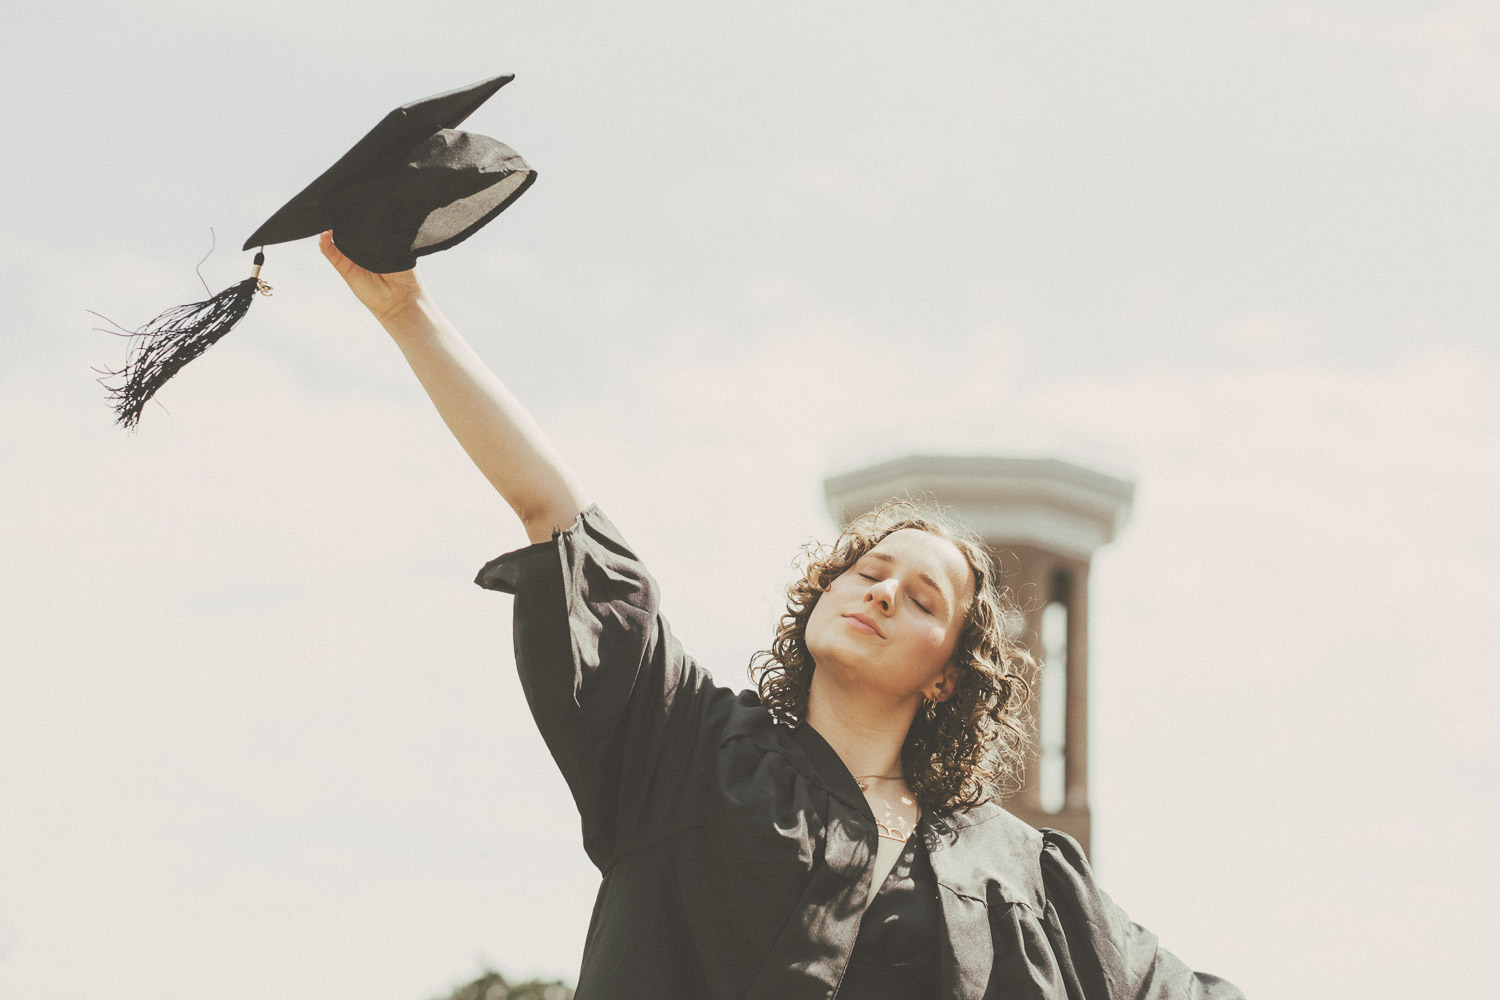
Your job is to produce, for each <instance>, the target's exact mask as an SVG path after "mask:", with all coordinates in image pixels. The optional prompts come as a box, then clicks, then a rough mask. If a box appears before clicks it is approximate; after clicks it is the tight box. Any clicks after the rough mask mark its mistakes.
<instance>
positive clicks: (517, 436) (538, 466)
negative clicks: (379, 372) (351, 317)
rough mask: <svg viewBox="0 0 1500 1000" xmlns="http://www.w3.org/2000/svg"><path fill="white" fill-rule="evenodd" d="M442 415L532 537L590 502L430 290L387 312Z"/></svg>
mask: <svg viewBox="0 0 1500 1000" xmlns="http://www.w3.org/2000/svg"><path fill="white" fill-rule="evenodd" d="M381 325H382V326H384V327H385V329H386V331H387V332H388V333H389V334H390V335H391V339H393V340H395V342H396V344H397V346H398V347H400V348H401V352H402V354H404V355H405V356H406V361H407V363H408V364H409V365H410V366H411V370H412V371H413V372H414V373H415V374H416V376H417V379H418V380H419V381H420V382H421V383H422V387H423V388H424V389H426V390H427V395H428V396H429V397H430V398H431V399H432V402H433V405H434V406H436V407H437V411H438V414H439V415H440V416H441V417H442V418H443V422H444V423H446V424H447V425H448V429H449V430H450V431H452V432H453V436H454V437H455V438H457V439H458V443H459V444H460V445H461V446H462V447H463V449H464V451H465V452H467V453H468V455H469V458H470V459H471V460H473V462H474V464H475V465H476V466H477V467H478V468H479V471H480V472H481V473H483V474H484V477H485V478H486V479H488V480H489V481H490V483H491V484H492V485H493V486H494V487H495V489H496V490H498V491H499V492H500V495H501V496H502V497H504V498H505V501H506V503H508V504H510V506H511V508H512V509H513V510H514V511H515V512H516V515H517V516H518V517H520V519H521V523H522V524H523V525H525V527H526V535H527V537H528V538H529V539H531V541H533V542H539V541H543V540H545V539H547V538H550V537H551V535H552V533H553V532H554V531H558V530H561V529H563V528H566V527H568V526H569V525H571V524H572V523H573V521H574V520H575V519H576V518H577V517H578V513H579V511H580V510H582V509H583V507H584V506H586V502H585V500H584V498H583V493H582V491H581V489H580V488H579V486H578V484H577V482H576V481H575V480H574V478H573V475H572V473H571V472H569V471H568V469H567V467H566V466H564V465H563V463H562V460H561V459H560V458H559V457H558V455H557V453H556V452H554V451H553V449H552V446H551V444H549V443H548V441H547V439H546V436H545V435H544V434H543V433H542V430H541V428H540V427H539V426H538V425H537V423H536V421H535V420H533V419H532V418H531V415H530V414H529V413H527V412H526V410H525V408H524V407H522V406H521V404H520V402H519V401H517V399H516V398H515V397H514V396H513V395H511V393H510V390H508V389H507V388H506V387H505V385H504V384H503V383H502V382H501V381H500V380H499V379H498V378H497V377H496V376H495V374H494V372H492V371H491V370H490V369H489V367H488V366H487V365H485V363H484V361H482V360H481V359H480V357H479V356H478V355H477V354H475V353H474V351H473V349H472V348H470V347H469V345H468V344H467V343H466V342H465V341H464V339H463V338H462V337H461V336H460V335H459V333H458V331H457V330H455V329H454V328H453V326H452V324H450V323H449V322H448V321H447V319H445V318H444V317H443V315H442V313H441V312H439V311H438V309H437V306H436V305H434V304H433V302H432V300H431V299H429V298H427V296H426V295H425V293H423V294H417V295H414V296H412V297H411V298H410V299H408V300H407V301H406V302H405V303H404V304H403V305H402V306H401V307H400V308H399V309H396V310H393V311H392V312H391V313H389V314H387V315H385V316H383V317H381Z"/></svg>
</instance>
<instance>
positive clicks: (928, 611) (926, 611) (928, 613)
mask: <svg viewBox="0 0 1500 1000" xmlns="http://www.w3.org/2000/svg"><path fill="white" fill-rule="evenodd" d="M911 602H912V603H913V604H915V605H916V606H917V607H919V608H921V609H922V614H924V615H930V614H932V611H931V610H929V609H928V607H927V605H925V604H923V603H922V602H921V601H919V600H917V599H916V598H915V597H913V598H912V599H911Z"/></svg>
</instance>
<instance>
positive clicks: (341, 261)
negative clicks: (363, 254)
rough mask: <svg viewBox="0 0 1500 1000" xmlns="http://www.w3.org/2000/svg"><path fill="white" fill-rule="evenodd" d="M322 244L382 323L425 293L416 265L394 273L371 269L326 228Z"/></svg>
mask: <svg viewBox="0 0 1500 1000" xmlns="http://www.w3.org/2000/svg"><path fill="white" fill-rule="evenodd" d="M318 247H319V248H320V249H321V250H322V251H323V256H324V257H327V258H328V262H329V263H330V264H332V265H333V267H334V270H336V271H338V273H339V277H341V278H343V279H344V281H345V282H346V283H347V284H348V285H349V288H350V290H351V291H353V292H354V295H355V297H356V298H358V299H359V301H361V302H363V303H364V305H365V308H366V309H368V310H370V312H372V313H374V314H375V318H376V319H377V320H379V321H380V322H381V323H384V322H385V321H386V320H387V319H389V318H390V317H391V316H393V315H395V314H396V313H397V312H399V311H400V310H401V309H403V308H405V307H406V306H407V305H408V304H410V303H411V302H413V301H415V300H416V299H417V297H418V296H420V295H421V294H422V279H421V278H420V277H418V275H417V271H416V268H413V269H411V270H410V271H396V272H393V273H391V274H377V273H376V272H374V271H370V270H367V269H366V268H363V267H360V266H359V265H358V264H356V263H354V261H352V260H350V259H349V258H348V257H345V256H344V252H343V251H342V250H340V249H339V248H338V247H336V246H334V245H333V233H332V232H325V233H323V235H322V236H320V237H318Z"/></svg>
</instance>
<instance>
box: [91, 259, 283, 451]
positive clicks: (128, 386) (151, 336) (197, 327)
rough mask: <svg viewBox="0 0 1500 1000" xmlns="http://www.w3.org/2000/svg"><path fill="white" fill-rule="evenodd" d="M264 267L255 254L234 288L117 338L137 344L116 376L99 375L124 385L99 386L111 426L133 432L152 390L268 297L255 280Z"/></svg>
mask: <svg viewBox="0 0 1500 1000" xmlns="http://www.w3.org/2000/svg"><path fill="white" fill-rule="evenodd" d="M265 262H266V255H265V254H264V253H263V252H257V253H256V255H255V266H254V267H253V268H252V269H251V271H250V277H248V278H246V279H245V280H244V281H241V282H240V283H239V284H237V285H232V286H230V287H229V288H226V289H224V290H223V291H222V292H220V293H219V294H218V295H215V296H214V297H213V298H211V299H206V300H205V301H203V302H193V303H189V304H187V305H181V306H173V307H172V308H171V309H168V310H167V311H166V312H164V313H162V314H161V315H160V316H158V317H156V318H155V319H153V320H152V321H151V322H149V323H147V324H146V325H145V326H142V327H141V328H140V329H137V330H125V331H123V332H122V333H121V334H120V335H121V336H126V337H132V338H137V340H136V346H135V349H134V350H133V351H132V353H131V357H130V362H129V363H128V364H127V365H126V366H125V367H124V368H123V369H120V370H119V371H107V372H105V373H104V374H105V375H107V376H109V377H111V378H119V377H122V376H123V377H124V379H125V381H124V382H123V383H122V384H120V385H109V384H107V383H103V382H102V380H101V384H104V385H105V388H107V389H108V390H109V398H110V400H111V402H112V403H113V405H114V408H115V423H117V424H119V425H120V426H122V427H125V428H127V429H129V428H133V427H135V425H136V424H137V423H139V422H140V419H141V411H142V410H143V409H144V408H145V406H146V403H147V402H148V401H149V400H150V399H151V397H152V396H154V395H155V394H156V390H158V389H160V388H161V387H162V386H163V385H165V384H166V383H167V381H168V380H169V379H171V377H172V376H173V375H176V374H177V373H178V372H179V371H181V370H182V367H183V366H184V365H186V364H187V363H188V362H189V361H192V360H193V359H194V358H196V357H197V356H198V355H200V354H202V353H203V352H204V351H206V350H208V349H209V348H210V347H212V346H213V345H214V344H215V343H217V342H218V341H219V338H221V337H223V336H224V334H226V333H228V332H229V331H230V330H232V329H233V328H234V325H235V324H236V323H238V322H239V321H240V320H241V319H243V318H244V316H245V313H247V312H249V311H250V303H251V302H252V301H254V299H255V296H256V293H257V292H258V293H260V294H261V295H270V294H271V286H270V285H268V284H266V283H265V282H264V281H261V280H260V268H261V265H262V264H264V263H265ZM95 315H98V314H97V313H96V314H95ZM109 332H114V331H109Z"/></svg>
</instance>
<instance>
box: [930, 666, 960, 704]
mask: <svg viewBox="0 0 1500 1000" xmlns="http://www.w3.org/2000/svg"><path fill="white" fill-rule="evenodd" d="M958 678H959V670H958V668H957V667H955V666H954V665H953V664H951V663H949V664H948V665H946V666H945V667H943V673H942V675H941V676H940V677H938V679H937V680H935V681H933V682H932V683H931V684H930V685H928V687H927V690H925V691H923V692H922V694H924V695H925V696H926V697H927V699H928V700H929V701H935V702H939V703H942V702H945V701H947V700H948V699H949V698H952V697H953V696H954V695H955V694H957V693H958Z"/></svg>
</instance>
